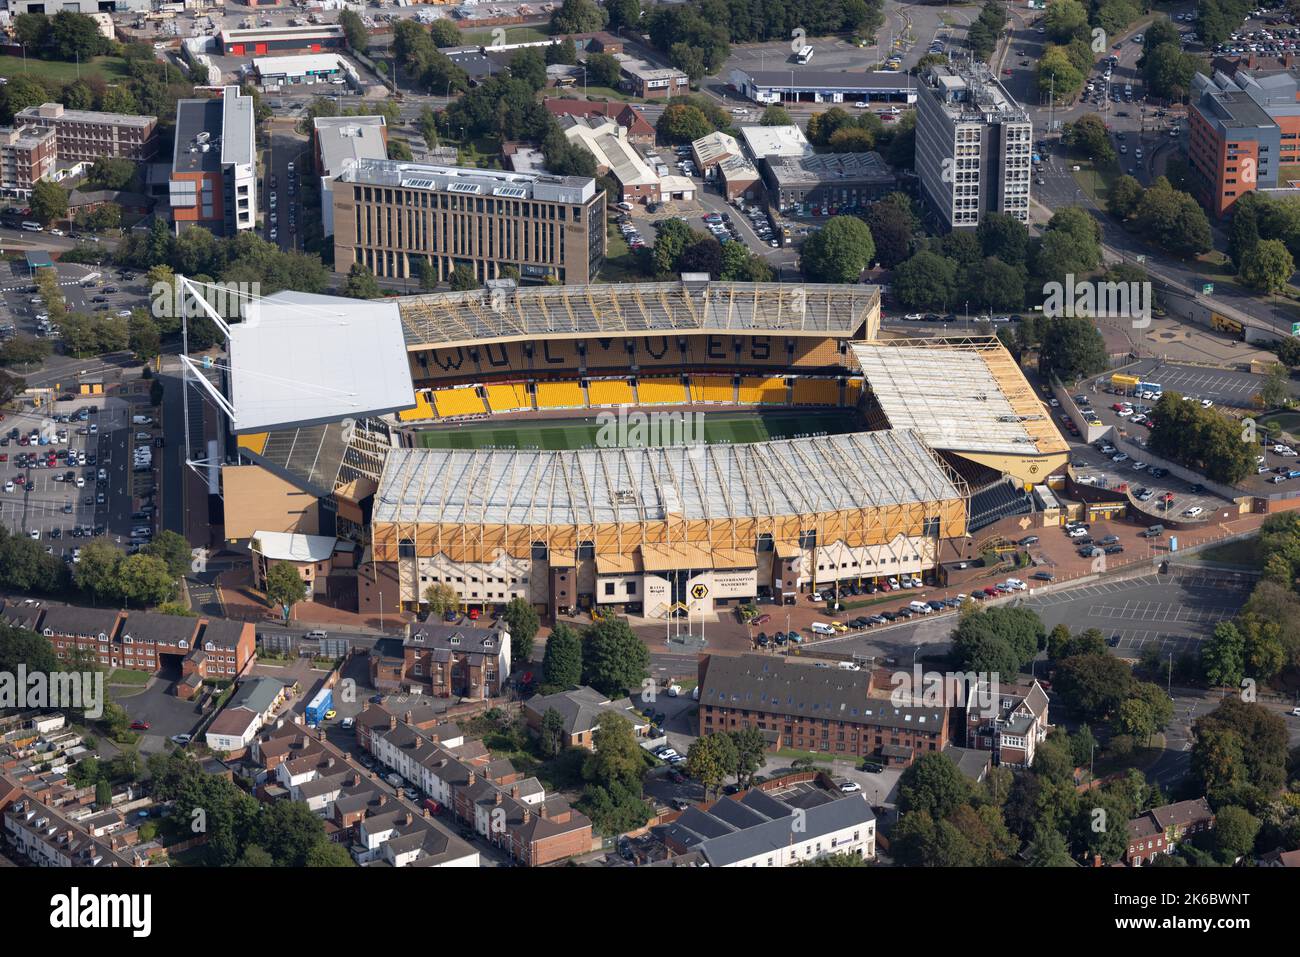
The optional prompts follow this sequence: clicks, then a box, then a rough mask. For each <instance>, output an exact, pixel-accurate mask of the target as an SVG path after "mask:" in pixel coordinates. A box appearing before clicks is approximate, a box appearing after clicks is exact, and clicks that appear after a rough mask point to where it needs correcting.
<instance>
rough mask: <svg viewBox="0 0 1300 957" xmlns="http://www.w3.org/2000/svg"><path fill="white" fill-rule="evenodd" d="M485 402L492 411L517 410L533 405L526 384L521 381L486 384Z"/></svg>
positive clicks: (529, 407)
mask: <svg viewBox="0 0 1300 957" xmlns="http://www.w3.org/2000/svg"><path fill="white" fill-rule="evenodd" d="M487 402H488V408H489V409H491V410H492V411H493V412H518V411H520V410H521V409H531V408H532V407H533V400H532V397H531V396H530V395H529V394H528V386H526V385H524V384H523V383H522V382H512V383H509V384H508V385H490V386H488V387H487Z"/></svg>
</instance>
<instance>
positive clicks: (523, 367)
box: [473, 342, 531, 375]
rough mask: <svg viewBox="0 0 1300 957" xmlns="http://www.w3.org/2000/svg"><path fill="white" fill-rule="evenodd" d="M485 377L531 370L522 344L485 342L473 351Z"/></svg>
mask: <svg viewBox="0 0 1300 957" xmlns="http://www.w3.org/2000/svg"><path fill="white" fill-rule="evenodd" d="M473 351H474V352H475V353H476V354H477V356H478V367H479V370H480V371H482V372H483V373H484V374H485V375H500V374H502V373H511V372H513V373H516V374H517V373H520V372H527V371H528V370H529V369H530V368H531V363H530V362H529V359H528V356H527V355H526V354H525V353H524V345H523V343H522V342H485V343H483V344H482V345H481V346H475V347H474V350H473Z"/></svg>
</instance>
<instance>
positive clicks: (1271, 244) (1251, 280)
mask: <svg viewBox="0 0 1300 957" xmlns="http://www.w3.org/2000/svg"><path fill="white" fill-rule="evenodd" d="M1293 275H1295V260H1293V259H1292V258H1291V253H1290V252H1288V251H1287V248H1286V244H1285V243H1283V242H1281V241H1279V240H1276V239H1263V240H1260V241H1259V242H1257V243H1256V244H1255V245H1254V246H1253V247H1252V248H1251V249H1249V250H1247V251H1246V252H1245V253H1243V254H1242V257H1241V267H1240V269H1239V270H1238V271H1237V278H1238V279H1240V280H1241V281H1242V282H1244V283H1245V284H1246V285H1247V286H1249V287H1250V288H1251V289H1254V290H1255V291H1256V292H1263V293H1268V294H1270V295H1271V294H1273V293H1279V292H1281V291H1282V290H1283V289H1285V288H1286V286H1287V283H1289V282H1290V281H1291V277H1292V276H1293Z"/></svg>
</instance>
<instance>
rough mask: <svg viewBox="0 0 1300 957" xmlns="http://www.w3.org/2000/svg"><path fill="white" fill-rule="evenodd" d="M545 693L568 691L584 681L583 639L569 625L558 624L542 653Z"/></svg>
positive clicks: (543, 687)
mask: <svg viewBox="0 0 1300 957" xmlns="http://www.w3.org/2000/svg"><path fill="white" fill-rule="evenodd" d="M542 675H543V678H544V684H543V686H542V692H543V693H544V694H554V693H555V692H557V691H567V690H568V689H570V688H573V687H576V686H577V685H578V684H580V683H581V681H582V640H581V639H580V638H579V637H578V635H577V634H576V633H575V632H574V631H573V629H572V628H570V627H569V626H568V625H564V624H560V625H556V627H555V630H554V631H552V632H551V635H550V637H549V638H547V639H546V650H545V651H544V652H543V654H542Z"/></svg>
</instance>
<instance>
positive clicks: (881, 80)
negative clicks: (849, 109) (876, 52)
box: [728, 69, 916, 103]
mask: <svg viewBox="0 0 1300 957" xmlns="http://www.w3.org/2000/svg"><path fill="white" fill-rule="evenodd" d="M728 80H729V82H730V83H731V85H732V86H734V87H735V88H736V89H737V90H739V91H740V92H741V93H742V94H743V95H745V96H747V97H749V98H750V99H751V100H753V101H754V102H755V103H788V102H794V103H853V102H859V101H862V100H884V101H890V102H898V103H914V102H915V101H916V82H915V80H913V79H912V77H911V76H910V75H909V74H907V73H902V72H899V73H893V72H888V71H881V72H878V73H850V72H835V71H831V70H748V69H735V70H732V71H731V74H730V76H729V77H728Z"/></svg>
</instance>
